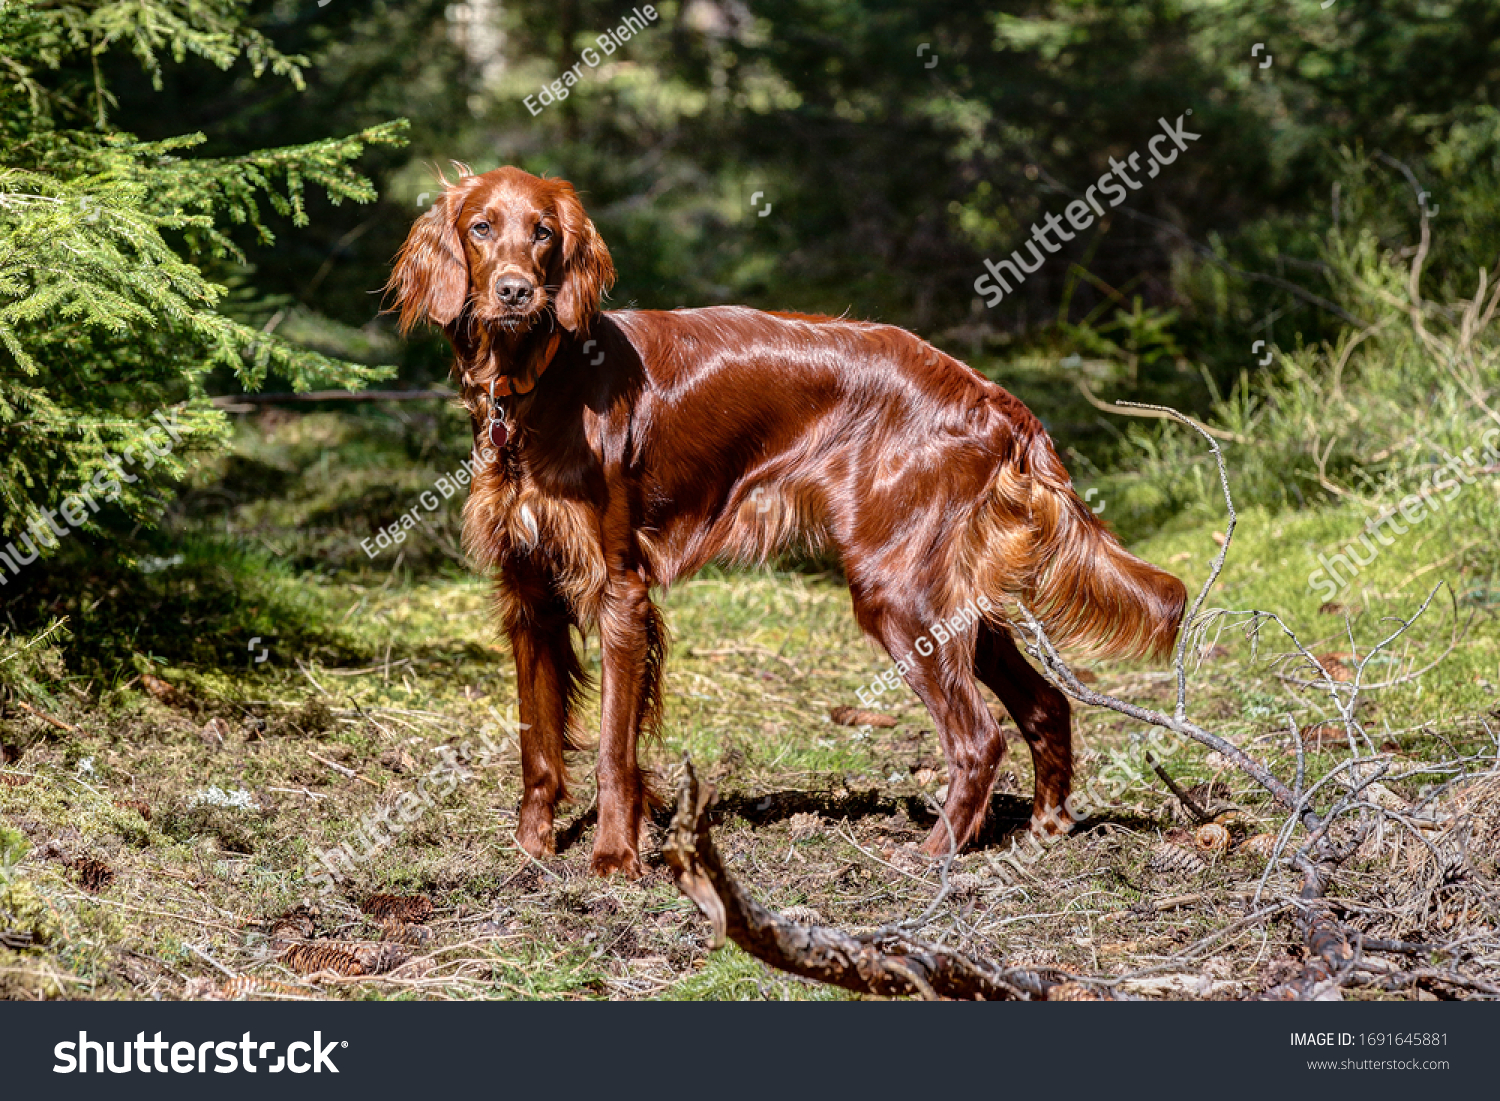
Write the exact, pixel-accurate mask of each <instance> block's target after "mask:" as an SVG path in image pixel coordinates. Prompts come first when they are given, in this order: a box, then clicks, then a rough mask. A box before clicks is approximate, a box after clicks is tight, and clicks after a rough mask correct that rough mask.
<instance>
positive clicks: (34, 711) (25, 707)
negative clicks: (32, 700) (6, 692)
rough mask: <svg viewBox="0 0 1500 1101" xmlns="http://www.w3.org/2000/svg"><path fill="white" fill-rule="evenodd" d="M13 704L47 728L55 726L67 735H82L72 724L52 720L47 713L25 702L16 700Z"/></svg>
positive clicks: (55, 719)
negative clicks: (44, 724)
mask: <svg viewBox="0 0 1500 1101" xmlns="http://www.w3.org/2000/svg"><path fill="white" fill-rule="evenodd" d="M15 703H16V706H17V707H19V708H20V709H21V710H22V711H24V712H26V713H27V714H28V715H34V716H36V717H37V718H38V719H41V720H42V722H44V723H46V724H47V725H48V726H55V727H57V729H59V730H66V731H67V732H68V733H69V734H82V733H83V731H82V730H79V729H78V728H77V727H76V726H74V725H73V724H72V723H65V722H63V721H62V720H61V719H57V718H53V717H52V716H51V715H49V714H47V712H45V711H42V710H40V709H39V708H35V707H32V706H31V704H29V703H27V702H26V701H25V700H16V701H15Z"/></svg>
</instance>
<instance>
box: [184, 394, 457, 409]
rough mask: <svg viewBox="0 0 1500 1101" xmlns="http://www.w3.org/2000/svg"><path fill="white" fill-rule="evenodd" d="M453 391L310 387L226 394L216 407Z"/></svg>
mask: <svg viewBox="0 0 1500 1101" xmlns="http://www.w3.org/2000/svg"><path fill="white" fill-rule="evenodd" d="M457 396H458V395H457V394H455V393H454V392H453V391H452V390H309V391H307V392H306V393H302V394H225V395H224V396H222V397H217V398H214V399H213V403H214V405H215V406H216V407H217V408H220V409H228V410H230V411H235V410H236V409H237V407H238V406H243V405H302V404H305V403H307V402H314V401H354V402H371V401H437V400H439V399H443V400H446V399H448V398H452V397H457Z"/></svg>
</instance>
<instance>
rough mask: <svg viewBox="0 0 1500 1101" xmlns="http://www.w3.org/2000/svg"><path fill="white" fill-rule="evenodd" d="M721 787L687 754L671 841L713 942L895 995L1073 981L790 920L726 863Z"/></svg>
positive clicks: (1004, 990) (670, 850) (1037, 987)
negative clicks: (716, 834) (717, 811)
mask: <svg viewBox="0 0 1500 1101" xmlns="http://www.w3.org/2000/svg"><path fill="white" fill-rule="evenodd" d="M714 796H715V792H714V789H713V787H712V785H700V784H699V782H698V777H697V774H696V773H695V772H694V771H693V766H692V763H691V762H690V761H688V760H686V759H684V761H683V766H682V780H681V782H680V783H679V785H678V790H677V811H676V813H675V814H674V815H673V816H672V823H671V825H670V826H669V827H668V830H667V839H666V843H665V844H664V845H663V846H662V855H663V856H665V857H666V860H667V863H668V864H669V865H671V867H672V870H673V873H674V874H675V875H676V878H677V887H678V889H679V890H680V891H682V893H683V894H685V895H687V897H688V898H690V899H692V900H693V902H694V903H695V904H696V905H697V907H698V909H699V910H700V911H702V913H703V915H704V916H705V917H706V918H708V920H709V922H710V923H711V924H712V926H713V947H715V948H718V947H720V946H721V945H722V944H723V943H724V941H725V939H726V938H727V939H729V940H732V941H734V943H735V944H737V945H739V946H740V947H741V948H743V949H744V950H745V951H746V952H748V953H749V954H750V955H752V956H754V957H755V958H756V959H758V960H761V961H762V962H764V963H767V964H770V965H771V966H772V967H775V968H779V969H780V970H782V971H788V972H791V973H792V974H794V975H802V976H804V977H806V978H811V979H817V980H818V981H820V982H826V983H830V984H832V985H834V986H840V987H843V988H844V989H845V990H854V991H857V992H859V993H862V994H879V995H884V996H887V997H905V996H910V995H913V994H915V995H919V996H921V997H925V998H962V999H966V1000H984V1001H1027V1000H1032V999H1041V998H1045V997H1046V996H1047V991H1048V990H1050V989H1051V988H1052V987H1054V986H1058V985H1060V984H1061V982H1063V981H1064V978H1052V977H1044V976H1042V975H1039V974H1037V973H1035V972H1031V971H1023V970H1020V969H1019V968H1002V967H996V966H995V965H993V964H990V963H987V962H984V961H981V960H975V959H971V958H970V957H968V956H964V955H961V954H959V953H957V952H954V951H952V950H950V949H947V948H942V947H939V946H937V945H932V944H926V943H923V942H921V941H918V940H915V939H913V938H911V937H908V936H906V935H904V934H902V933H899V932H895V931H892V930H889V929H887V930H879V931H877V932H875V933H873V934H867V935H864V936H851V935H850V934H848V933H843V932H840V931H839V930H837V929H832V928H829V927H827V926H822V925H805V924H801V923H799V922H792V921H788V920H787V919H786V918H784V917H782V916H781V915H780V914H777V913H775V912H773V911H771V910H768V909H766V908H765V907H764V906H762V905H761V904H760V903H758V902H756V901H755V899H753V898H751V897H750V895H749V893H748V892H746V891H745V890H744V888H742V887H741V886H740V885H739V884H738V883H736V882H735V880H734V879H733V878H732V877H731V876H730V875H729V873H728V872H727V871H725V869H724V863H723V861H722V860H721V859H720V857H719V853H718V850H717V849H716V848H715V847H714V843H713V837H712V835H711V834H710V833H709V829H708V808H709V807H710V806H711V805H712V803H713V801H714Z"/></svg>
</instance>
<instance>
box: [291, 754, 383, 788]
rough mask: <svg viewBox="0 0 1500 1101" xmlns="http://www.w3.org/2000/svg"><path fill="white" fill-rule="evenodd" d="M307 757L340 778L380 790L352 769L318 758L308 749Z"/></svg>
mask: <svg viewBox="0 0 1500 1101" xmlns="http://www.w3.org/2000/svg"><path fill="white" fill-rule="evenodd" d="M307 755H308V756H309V757H311V758H312V759H313V760H314V761H318V762H320V763H321V764H325V765H327V766H328V767H329V768H331V769H333V771H335V772H337V773H338V774H339V775H341V776H347V777H349V779H351V780H358V781H359V782H360V783H362V784H369V785H370V786H371V787H372V788H374V789H375V790H376V791H379V790H380V785H379V784H377V783H376V782H375V781H374V780H366V779H365V778H364V777H363V776H361V775H360V774H359V773H357V772H355V771H354V770H353V769H352V768H347V767H345V766H344V765H340V764H336V763H334V762H333V761H330V760H329V759H328V758H327V757H319V756H318V755H317V754H316V753H314V752H313V751H312V750H310V749H309V750H308V751H307Z"/></svg>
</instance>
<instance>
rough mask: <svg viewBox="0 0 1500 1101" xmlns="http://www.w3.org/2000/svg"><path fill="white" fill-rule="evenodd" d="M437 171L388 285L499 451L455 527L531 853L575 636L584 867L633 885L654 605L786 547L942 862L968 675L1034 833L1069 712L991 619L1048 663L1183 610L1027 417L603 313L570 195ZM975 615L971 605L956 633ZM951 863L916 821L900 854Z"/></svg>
mask: <svg viewBox="0 0 1500 1101" xmlns="http://www.w3.org/2000/svg"><path fill="white" fill-rule="evenodd" d="M460 169H461V170H463V171H464V175H463V176H462V177H461V178H460V179H459V180H458V182H457V183H455V184H452V185H447V187H446V190H445V191H444V192H443V194H442V196H441V198H440V199H439V200H438V201H437V202H436V203H435V204H434V205H433V207H432V209H431V210H429V211H428V212H427V213H426V214H424V215H423V216H422V217H421V218H420V219H418V220H417V222H416V224H415V225H414V226H413V227H412V231H411V235H410V236H409V237H408V238H407V241H406V244H405V245H404V246H403V247H402V249H401V253H400V256H399V257H398V259H397V262H396V268H395V271H394V273H393V274H392V276H391V281H390V284H389V289H390V290H392V291H393V292H394V293H395V296H396V299H397V301H398V305H399V309H400V321H401V329H402V331H403V332H406V331H408V330H410V329H411V327H412V326H414V325H416V324H417V323H419V322H422V321H429V322H432V323H435V324H437V325H440V326H442V328H443V332H444V333H445V334H446V335H447V337H448V339H449V341H450V342H451V343H452V345H453V350H454V353H455V355H456V357H457V361H456V363H455V366H454V370H455V373H456V375H457V377H458V380H459V382H460V384H461V386H462V390H463V400H464V403H465V405H466V406H467V407H468V409H469V411H470V412H471V413H472V414H473V417H474V428H475V433H476V437H478V438H480V439H488V441H489V442H490V443H492V444H493V445H494V446H495V447H496V448H497V449H498V458H497V459H496V460H495V461H493V462H491V463H488V464H485V465H484V466H482V467H481V468H480V469H479V472H478V473H477V474H476V476H475V478H474V482H473V487H472V489H471V492H470V495H469V501H468V504H467V506H466V507H465V510H464V531H465V539H466V542H467V545H468V547H469V550H470V552H471V553H472V554H473V555H474V556H475V558H476V559H477V560H478V561H480V562H482V563H483V564H484V565H485V566H487V567H490V568H492V569H495V570H497V571H498V597H499V599H498V604H499V609H500V612H501V615H502V616H503V618H504V622H505V630H506V632H507V634H508V635H509V636H510V643H511V648H512V650H513V651H514V653H515V660H516V675H517V683H518V687H519V691H520V713H521V721H522V722H524V723H526V724H528V729H526V731H525V733H524V737H523V739H522V746H521V767H522V778H523V781H524V785H525V793H524V795H523V796H522V800H521V812H520V825H519V830H518V840H519V841H520V843H521V844H522V845H523V846H525V848H526V850H527V851H528V852H530V853H532V854H533V855H537V856H540V855H542V854H545V853H550V852H552V851H553V811H554V808H555V807H556V805H557V803H558V802H559V801H560V800H561V799H562V798H563V796H564V781H565V779H566V773H565V769H564V763H563V754H564V752H565V751H566V750H569V749H572V748H574V746H573V744H572V742H571V741H570V739H569V732H570V725H569V722H570V712H571V711H572V709H573V707H574V706H575V704H576V702H577V700H578V696H579V694H580V690H581V687H582V684H583V679H584V678H583V671H582V668H581V666H580V664H579V660H578V656H577V654H576V653H575V651H574V648H573V637H572V633H573V631H574V630H578V631H580V632H582V631H584V630H589V629H597V631H598V633H599V637H600V642H601V649H602V662H603V684H602V689H601V694H602V697H603V707H602V711H603V714H602V717H601V722H600V736H599V761H598V768H597V777H598V785H599V827H598V833H597V836H596V838H595V841H594V851H593V870H594V871H595V872H597V873H599V874H601V875H607V874H610V873H613V872H624V873H626V874H627V875H631V876H638V875H640V874H641V863H640V857H639V837H640V831H641V827H642V825H643V822H644V820H645V815H646V806H647V798H648V792H647V787H646V783H645V779H644V776H643V774H642V771H641V768H640V766H639V765H638V764H637V760H636V742H637V739H638V738H639V736H640V733H641V731H642V728H643V727H651V726H653V725H654V724H656V723H657V722H658V721H659V720H660V717H661V675H662V664H663V659H664V653H665V646H666V631H665V629H664V627H663V624H662V620H661V616H660V614H659V613H658V612H657V610H656V607H655V606H654V605H653V604H652V603H651V595H650V594H651V589H652V587H653V586H655V585H670V584H671V583H672V582H673V581H676V580H677V579H679V578H682V577H687V576H689V575H691V574H692V573H693V572H694V571H696V570H698V569H700V568H702V566H703V565H704V564H705V563H707V562H708V561H710V560H711V559H719V560H725V561H732V562H744V563H748V562H760V561H764V560H765V559H767V558H768V557H769V556H771V555H773V554H775V553H776V552H777V551H779V550H782V549H784V548H786V547H788V546H791V545H793V544H797V543H800V544H803V545H807V546H811V547H822V548H829V549H831V550H833V551H834V552H836V553H837V554H838V555H839V558H840V560H841V561H842V562H843V565H844V569H845V571H846V572H847V574H848V578H849V589H850V592H851V594H852V596H853V598H854V614H855V617H856V618H857V619H858V621H859V625H860V626H861V627H862V628H863V629H864V630H865V631H866V632H867V633H868V634H869V635H871V636H872V637H873V638H874V639H875V640H876V641H878V642H879V643H880V644H881V645H882V646H884V647H885V649H886V651H887V652H888V653H889V654H890V656H891V658H892V659H893V660H894V661H896V662H897V663H898V668H899V669H900V670H901V674H902V676H904V677H905V679H906V682H907V684H908V685H910V687H911V689H912V691H914V692H915V693H916V694H917V695H918V696H919V697H920V698H921V700H922V702H923V703H924V704H925V705H926V706H927V710H928V712H929V713H930V714H931V715H932V720H933V722H934V723H935V724H936V726H937V731H938V736H939V738H940V739H941V740H942V745H943V753H944V755H945V756H946V758H947V762H948V772H949V795H948V800H947V803H946V807H945V809H946V812H947V817H948V821H949V822H950V823H951V824H952V828H953V830H954V831H955V832H956V834H957V838H956V840H957V842H958V843H959V844H960V845H962V844H964V843H965V842H967V841H969V840H971V839H972V838H973V836H974V835H975V834H976V833H977V832H978V831H979V829H980V827H981V826H982V824H983V822H984V817H985V813H986V811H987V810H988V807H989V799H990V788H991V786H992V784H993V782H994V778H995V771H996V767H997V766H998V765H999V763H1000V758H1001V754H1002V753H1003V752H1004V748H1005V739H1004V737H1003V736H1002V735H1001V733H1000V728H999V726H998V725H997V724H996V722H995V720H994V718H993V717H992V716H991V715H990V713H989V711H988V709H987V708H986V707H985V703H984V699H983V697H982V696H981V695H980V692H979V684H978V682H977V681H976V677H977V678H978V681H982V682H983V683H984V684H986V685H988V686H989V688H990V689H991V690H992V691H993V692H994V693H995V694H996V695H997V696H998V697H999V698H1000V700H1001V702H1002V703H1004V704H1005V707H1006V709H1007V710H1009V712H1010V713H1011V715H1012V716H1013V717H1014V718H1015V720H1016V725H1017V726H1018V727H1020V730H1021V733H1022V735H1023V736H1024V737H1025V738H1026V741H1027V744H1028V745H1029V746H1030V748H1031V754H1032V760H1033V762H1034V764H1035V768H1036V790H1035V802H1034V814H1035V817H1034V819H1033V822H1034V824H1040V823H1043V822H1044V820H1046V819H1048V818H1050V817H1051V816H1052V814H1053V813H1054V812H1055V811H1056V809H1057V808H1058V807H1059V806H1061V804H1062V803H1063V801H1064V800H1065V799H1066V798H1067V796H1068V793H1069V790H1070V785H1071V778H1072V768H1073V765H1072V731H1071V720H1070V714H1069V707H1068V701H1067V698H1066V697H1065V696H1063V694H1062V693H1061V692H1059V691H1058V690H1057V689H1055V688H1053V687H1052V686H1051V685H1050V684H1048V683H1047V681H1045V680H1044V679H1043V678H1042V677H1041V676H1040V675H1039V674H1038V673H1037V672H1036V671H1035V670H1034V669H1033V668H1032V667H1031V666H1030V665H1029V664H1028V663H1027V662H1026V660H1025V659H1024V658H1023V657H1022V656H1021V654H1020V652H1019V651H1018V650H1017V648H1016V645H1015V643H1014V642H1013V641H1012V640H1011V636H1010V632H1009V628H1008V627H1007V626H1006V623H1005V620H1004V619H1003V618H1002V616H1001V614H1000V612H1001V609H1002V607H1003V606H1004V604H1005V602H1006V601H1008V600H1009V601H1014V600H1016V599H1019V600H1021V601H1023V602H1025V603H1026V604H1027V606H1028V607H1030V608H1031V609H1032V610H1033V611H1034V612H1035V613H1036V614H1037V615H1038V616H1039V617H1040V618H1041V620H1042V622H1043V623H1044V624H1046V625H1047V627H1048V628H1049V629H1050V631H1051V633H1052V635H1053V637H1054V638H1055V639H1057V640H1058V641H1059V642H1064V641H1070V640H1071V641H1075V642H1086V643H1089V644H1091V645H1092V646H1093V648H1094V649H1095V650H1096V651H1098V652H1103V653H1111V654H1126V653H1137V654H1138V653H1152V654H1163V653H1165V652H1167V651H1168V650H1169V649H1170V648H1171V645H1172V642H1173V640H1174V639H1175V638H1176V634H1177V628H1178V623H1179V620H1180V619H1181V617H1182V610H1183V605H1184V602H1185V598H1186V591H1185V590H1184V588H1183V586H1182V583H1181V582H1180V581H1178V580H1177V579H1176V578H1175V577H1172V576H1171V575H1169V574H1166V573H1163V572H1162V571H1161V570H1158V569H1157V568H1155V567H1154V566H1151V565H1149V564H1148V563H1146V562H1143V561H1141V560H1140V559H1138V558H1136V557H1134V556H1133V555H1131V554H1129V553H1127V552H1126V551H1125V550H1124V549H1123V548H1122V547H1121V546H1120V544H1119V542H1118V541H1117V540H1116V539H1115V538H1114V536H1113V535H1112V534H1111V533H1110V532H1109V531H1108V530H1107V529H1106V528H1105V527H1104V526H1103V525H1102V524H1101V523H1100V522H1099V520H1098V519H1097V518H1096V517H1095V516H1094V514H1093V512H1092V511H1091V510H1090V509H1089V508H1088V507H1087V506H1086V505H1085V504H1084V503H1083V502H1082V501H1081V500H1079V498H1078V497H1077V496H1076V495H1075V494H1074V493H1073V489H1072V483H1071V481H1070V480H1069V477H1068V473H1067V471H1066V470H1064V469H1063V465H1062V462H1061V461H1060V460H1059V459H1058V456H1057V452H1056V451H1055V450H1054V449H1053V447H1052V443H1051V441H1050V440H1049V439H1048V438H1047V434H1046V432H1045V431H1044V430H1043V428H1042V426H1041V424H1040V423H1039V422H1038V421H1037V419H1036V418H1035V417H1034V416H1032V414H1031V413H1030V411H1028V410H1027V409H1026V407H1025V406H1023V405H1022V404H1021V403H1020V402H1019V401H1017V400H1016V399H1015V398H1013V397H1012V396H1011V395H1010V394H1008V393H1006V392H1005V391H1004V390H1002V389H1000V387H998V386H996V385H994V384H993V383H990V382H988V381H986V380H985V379H984V378H982V377H981V376H980V375H978V374H977V373H976V372H974V371H973V370H971V369H970V368H968V367H966V366H965V365H964V364H962V363H960V362H958V361H957V360H955V359H953V358H952V357H950V356H947V355H944V354H943V353H942V352H940V351H938V350H937V349H936V348H934V347H932V346H931V345H930V344H926V343H924V342H923V341H921V340H919V339H918V338H917V337H915V336H912V335H911V334H910V333H907V332H905V331H903V330H901V329H897V328H893V327H891V326H889V325H874V324H868V323H865V322H859V321H843V320H835V319H831V318H826V317H810V316H806V315H801V314H787V313H761V312H760V311H758V310H751V309H744V308H741V307H737V306H719V307H712V308H708V309H696V310H673V311H670V312H662V311H656V310H622V311H617V312H611V313H600V312H599V301H600V298H601V296H602V295H603V293H604V292H605V291H606V290H608V289H609V287H610V285H611V284H612V283H613V281H614V275H615V272H614V265H613V264H612V263H611V261H610V257H609V251H608V250H607V249H606V248H605V247H604V242H603V241H602V240H601V239H600V237H599V234H598V232H597V231H596V230H595V229H594V226H593V223H591V222H590V221H589V219H588V217H587V215H585V214H584V211H583V206H582V205H581V204H580V203H579V201H578V196H577V195H576V194H574V191H573V188H572V186H571V185H569V184H567V183H565V182H563V181H561V180H543V179H538V178H537V177H535V176H532V175H528V174H527V173H525V172H522V171H520V170H519V169H516V168H501V169H497V170H496V171H494V172H487V173H485V174H484V175H480V176H476V175H470V174H468V172H467V170H465V169H462V166H460ZM445 184H446V181H445ZM980 596H984V597H986V600H985V601H984V602H983V604H986V605H990V606H991V608H990V610H989V611H986V612H985V613H984V614H983V615H982V616H979V617H975V616H972V615H958V614H957V613H958V610H959V609H960V608H964V607H968V606H972V605H974V604H975V603H976V601H977V598H978V597H980ZM934 626H942V628H943V629H942V630H941V631H934V630H933V627H934ZM945 633H951V634H952V637H951V639H950V641H948V642H946V643H944V644H942V645H939V646H937V647H936V648H934V647H933V645H932V642H931V641H930V640H931V639H932V638H933V637H941V635H942V634H945ZM920 642H926V645H919V643H920ZM949 844H950V839H949V835H948V831H947V828H946V827H945V826H944V824H943V823H941V822H939V823H938V825H937V826H936V827H935V828H934V829H933V832H932V834H931V835H930V836H929V837H928V838H927V840H926V842H925V843H924V846H923V848H924V849H925V851H927V852H928V853H932V854H941V853H944V852H947V851H948V847H949Z"/></svg>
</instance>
